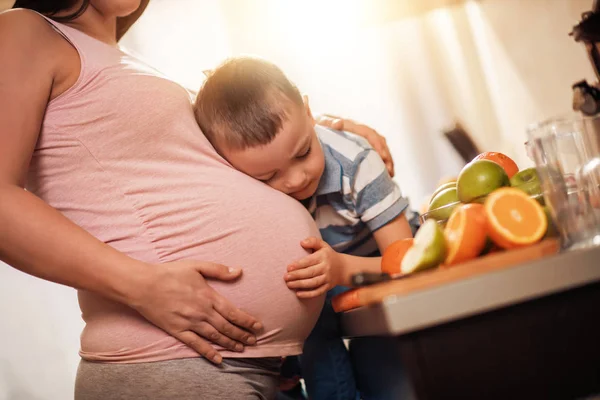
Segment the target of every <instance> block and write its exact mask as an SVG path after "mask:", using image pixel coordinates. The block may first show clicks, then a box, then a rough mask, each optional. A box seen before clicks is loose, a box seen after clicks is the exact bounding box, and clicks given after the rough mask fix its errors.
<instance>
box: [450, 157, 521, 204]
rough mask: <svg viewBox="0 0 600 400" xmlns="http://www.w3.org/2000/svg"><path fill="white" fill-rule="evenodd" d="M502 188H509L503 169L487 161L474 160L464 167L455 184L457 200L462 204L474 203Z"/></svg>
mask: <svg viewBox="0 0 600 400" xmlns="http://www.w3.org/2000/svg"><path fill="white" fill-rule="evenodd" d="M503 186H510V181H509V179H508V175H506V172H505V171H504V168H502V167H501V166H500V165H498V164H496V163H495V162H493V161H488V160H476V161H473V162H471V163H469V164H467V165H465V167H464V168H463V169H462V171H460V175H458V181H457V182H456V188H457V190H458V192H457V193H458V199H459V200H460V201H461V202H463V203H471V202H473V201H476V200H477V199H480V198H482V197H484V196H487V195H488V194H490V193H492V192H493V191H494V190H496V189H498V188H501V187H503Z"/></svg>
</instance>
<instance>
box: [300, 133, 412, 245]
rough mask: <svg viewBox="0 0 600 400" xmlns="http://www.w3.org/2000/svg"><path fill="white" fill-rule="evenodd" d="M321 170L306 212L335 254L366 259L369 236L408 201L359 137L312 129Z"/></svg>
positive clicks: (371, 240)
mask: <svg viewBox="0 0 600 400" xmlns="http://www.w3.org/2000/svg"><path fill="white" fill-rule="evenodd" d="M315 130H316V132H317V136H318V138H319V140H320V142H321V146H322V147H323V154H324V156H325V170H324V172H323V176H322V177H321V181H320V182H319V186H318V188H317V191H316V192H315V194H314V196H313V197H312V198H311V200H310V202H309V205H308V210H309V211H310V213H311V215H312V216H313V218H314V219H315V221H316V223H317V226H318V227H319V230H320V231H321V236H322V237H323V240H324V241H326V242H327V243H328V244H329V245H330V246H331V247H333V248H334V249H335V250H336V251H337V252H340V253H346V254H352V255H357V256H372V255H376V254H377V252H378V248H377V243H376V242H375V239H374V238H373V235H372V233H373V232H374V231H376V230H377V229H379V228H381V227H382V226H384V225H386V224H387V223H389V222H391V221H392V220H394V219H395V218H396V217H398V216H399V215H400V214H402V213H403V212H404V211H405V210H406V209H407V207H408V201H407V199H406V198H404V197H403V196H402V193H401V192H400V188H399V187H398V185H396V183H395V182H394V181H393V180H392V178H391V177H390V175H389V174H388V172H387V169H386V167H385V164H384V163H383V161H382V160H381V157H380V156H379V154H377V152H376V151H375V150H373V148H372V147H371V146H370V145H369V144H368V143H367V141H366V140H364V139H363V138H360V137H357V136H355V135H351V134H348V133H346V132H341V131H335V130H331V129H328V128H324V127H322V126H319V125H316V126H315Z"/></svg>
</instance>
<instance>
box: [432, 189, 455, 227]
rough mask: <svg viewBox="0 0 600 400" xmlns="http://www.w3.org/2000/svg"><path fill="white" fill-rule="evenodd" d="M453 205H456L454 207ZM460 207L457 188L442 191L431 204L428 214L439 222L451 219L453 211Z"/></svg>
mask: <svg viewBox="0 0 600 400" xmlns="http://www.w3.org/2000/svg"><path fill="white" fill-rule="evenodd" d="M451 204H454V205H453V206H452V205H451ZM457 205H458V194H457V192H456V187H451V188H448V189H444V190H441V191H440V192H439V193H438V194H436V195H435V196H434V197H433V199H432V200H431V203H429V211H428V214H429V216H430V217H431V218H433V219H435V220H437V221H443V220H446V219H448V218H450V215H451V214H452V210H454V207H456V206H457Z"/></svg>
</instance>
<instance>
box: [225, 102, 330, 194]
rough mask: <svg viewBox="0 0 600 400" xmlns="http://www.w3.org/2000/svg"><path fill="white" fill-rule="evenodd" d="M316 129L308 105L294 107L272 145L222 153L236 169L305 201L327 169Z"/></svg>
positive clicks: (315, 188)
mask: <svg viewBox="0 0 600 400" xmlns="http://www.w3.org/2000/svg"><path fill="white" fill-rule="evenodd" d="M314 126H315V121H314V119H313V117H312V115H311V112H310V108H309V107H308V104H305V105H304V107H298V106H296V105H294V106H293V107H291V109H290V112H289V113H288V119H287V120H285V121H284V122H283V126H282V128H281V130H280V131H279V132H278V133H277V135H276V136H275V139H273V141H272V142H271V143H269V144H267V145H265V146H259V147H254V148H248V149H245V150H227V149H225V150H223V151H222V152H223V155H224V156H225V158H226V159H227V160H228V161H229V162H230V163H231V165H233V166H234V167H235V168H236V169H238V170H240V171H242V172H244V173H245V174H247V175H249V176H251V177H253V178H255V179H258V180H260V181H263V182H265V183H266V184H267V185H269V186H271V187H272V188H273V189H276V190H279V191H280V192H283V193H285V194H287V195H289V196H291V197H293V198H295V199H297V200H304V199H307V198H309V197H311V196H312V195H313V194H314V193H315V191H316V190H317V187H318V186H319V181H320V180H321V176H322V175H323V170H324V168H325V158H324V156H323V150H322V149H321V144H320V142H319V140H318V138H317V134H316V133H315V127H314Z"/></svg>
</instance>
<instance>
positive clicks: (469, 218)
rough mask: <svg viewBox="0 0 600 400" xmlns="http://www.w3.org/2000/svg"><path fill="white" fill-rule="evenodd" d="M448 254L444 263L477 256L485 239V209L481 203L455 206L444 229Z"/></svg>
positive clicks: (453, 262)
mask: <svg viewBox="0 0 600 400" xmlns="http://www.w3.org/2000/svg"><path fill="white" fill-rule="evenodd" d="M444 236H445V237H446V245H447V247H448V254H447V255H446V260H445V262H444V263H445V264H446V265H453V264H458V263H460V262H464V261H468V260H471V259H473V258H475V257H477V256H478V255H479V254H480V253H481V252H482V251H483V249H484V247H485V245H486V239H487V221H486V217H485V209H484V207H483V206H482V205H481V204H476V203H474V204H465V205H461V206H459V207H457V208H456V209H455V210H454V212H453V213H452V215H451V216H450V219H449V220H448V223H447V224H446V229H444Z"/></svg>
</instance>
